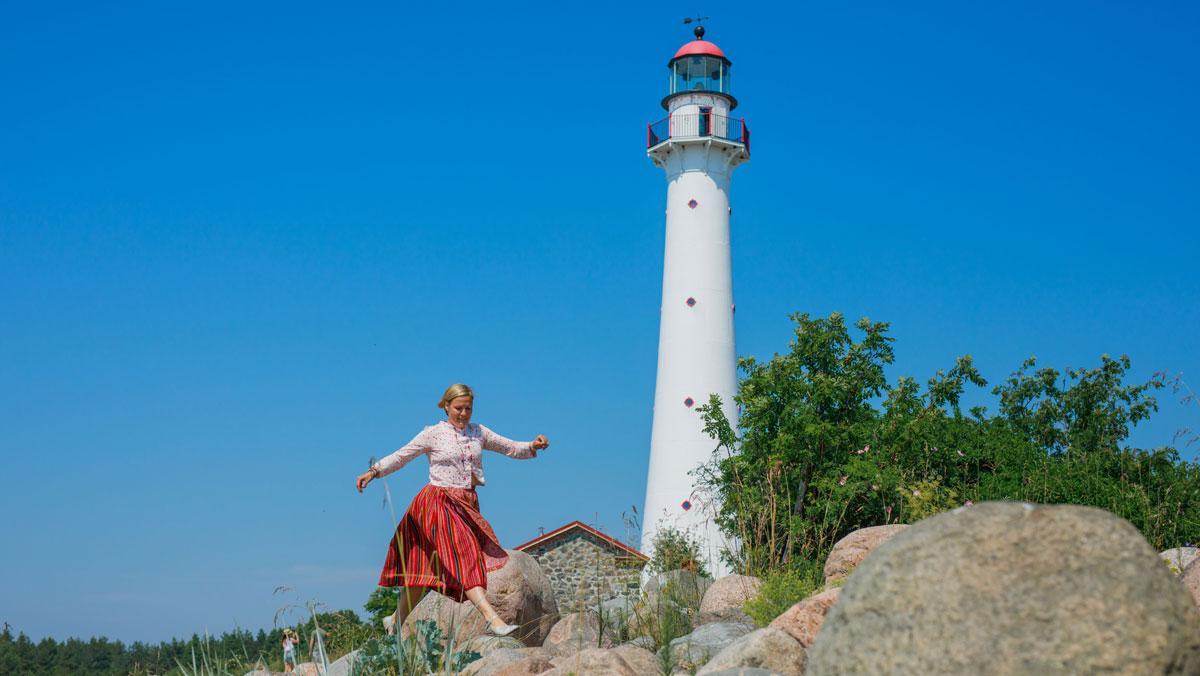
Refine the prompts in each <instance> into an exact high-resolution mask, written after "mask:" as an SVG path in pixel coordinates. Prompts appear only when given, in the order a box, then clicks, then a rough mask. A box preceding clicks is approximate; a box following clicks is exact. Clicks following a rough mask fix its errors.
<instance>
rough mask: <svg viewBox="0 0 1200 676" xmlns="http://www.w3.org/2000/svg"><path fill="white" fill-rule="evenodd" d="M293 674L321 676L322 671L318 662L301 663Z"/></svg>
mask: <svg viewBox="0 0 1200 676" xmlns="http://www.w3.org/2000/svg"><path fill="white" fill-rule="evenodd" d="M292 673H294V674H296V676H321V669H320V667H318V666H317V663H316V662H301V663H300V664H297V665H296V669H295V670H294V671H293V672H292Z"/></svg>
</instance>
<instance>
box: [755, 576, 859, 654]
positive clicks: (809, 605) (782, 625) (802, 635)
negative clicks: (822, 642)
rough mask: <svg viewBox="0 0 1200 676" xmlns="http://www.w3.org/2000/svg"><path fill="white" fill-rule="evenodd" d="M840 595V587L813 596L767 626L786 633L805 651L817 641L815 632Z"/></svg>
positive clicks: (786, 611) (818, 629)
mask: <svg viewBox="0 0 1200 676" xmlns="http://www.w3.org/2000/svg"><path fill="white" fill-rule="evenodd" d="M841 593H842V589H841V587H834V588H833V589H827V590H825V591H823V592H821V593H819V594H814V595H812V596H810V597H808V598H806V599H804V600H803V601H801V602H800V603H797V604H796V605H794V606H792V607H791V608H788V609H787V610H785V611H783V614H782V615H780V616H779V617H777V618H775V619H774V620H772V621H771V624H769V625H767V626H769V627H774V628H776V629H782V630H784V631H786V632H787V633H788V635H790V636H791V637H792V638H794V639H796V640H797V641H799V642H800V645H802V646H804V649H805V650H808V648H810V647H811V646H812V644H813V641H815V640H817V632H819V631H820V630H821V624H822V623H824V622H825V616H826V615H828V614H829V609H830V608H832V607H833V604H835V603H837V600H838V595H840V594H841Z"/></svg>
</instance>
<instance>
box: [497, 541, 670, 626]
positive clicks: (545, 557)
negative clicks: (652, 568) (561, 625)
mask: <svg viewBox="0 0 1200 676" xmlns="http://www.w3.org/2000/svg"><path fill="white" fill-rule="evenodd" d="M516 549H518V550H520V551H523V552H525V553H526V554H529V555H530V556H532V557H533V558H535V559H537V561H538V563H539V564H541V566H542V570H544V571H545V572H546V576H547V577H549V578H550V584H551V586H552V587H553V588H554V600H555V601H556V602H557V603H558V609H559V612H561V613H564V614H565V613H570V612H575V611H576V610H577V609H578V608H579V607H580V606H585V607H590V606H592V605H594V604H595V603H597V602H598V601H604V600H607V599H610V598H613V597H614V596H617V595H619V594H623V593H627V592H634V593H636V591H637V589H638V584H639V582H640V580H641V575H642V568H643V567H645V565H646V562H647V561H649V559H648V558H647V557H646V555H645V554H642V553H641V552H639V551H637V550H636V549H633V548H632V547H629V546H628V545H625V544H622V543H621V542H618V541H617V540H615V539H613V538H611V537H609V536H607V535H605V534H604V533H601V532H600V531H598V530H596V529H595V528H592V527H591V526H588V525H587V524H584V523H581V522H579V521H572V522H571V523H569V524H567V525H565V526H563V527H561V528H557V529H555V530H553V531H550V532H549V533H546V534H544V535H539V536H538V537H536V538H534V539H532V540H530V541H529V542H526V543H525V544H523V545H520V546H518V547H517V548H516Z"/></svg>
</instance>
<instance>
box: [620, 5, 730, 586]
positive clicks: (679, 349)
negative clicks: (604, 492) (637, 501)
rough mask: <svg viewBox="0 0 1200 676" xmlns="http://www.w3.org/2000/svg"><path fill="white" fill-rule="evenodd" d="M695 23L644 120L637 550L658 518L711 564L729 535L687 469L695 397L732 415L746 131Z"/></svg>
mask: <svg viewBox="0 0 1200 676" xmlns="http://www.w3.org/2000/svg"><path fill="white" fill-rule="evenodd" d="M695 35H696V39H695V40H692V41H689V42H688V43H687V44H685V45H683V46H682V47H680V48H679V50H678V51H677V52H675V56H674V57H672V58H671V60H670V61H669V62H668V63H667V69H668V71H669V73H670V78H669V88H668V91H667V95H666V96H665V97H664V98H663V100H662V106H663V108H665V109H666V111H667V117H666V118H664V119H662V120H660V121H658V122H655V123H652V124H650V125H648V126H647V130H646V145H647V150H646V154H647V155H649V157H650V159H651V161H653V162H654V165H655V166H657V167H659V168H661V169H663V171H664V172H665V173H666V179H667V210H666V211H667V213H666V216H667V232H666V246H665V252H664V256H663V284H662V309H661V318H660V323H659V334H658V375H657V379H656V382H655V386H654V423H653V430H652V432H651V437H650V471H649V474H648V476H647V479H646V501H645V504H644V508H643V512H642V521H643V523H642V551H643V552H647V553H651V552H652V551H653V549H654V541H655V536H656V534H657V533H658V532H659V531H661V530H662V529H664V528H671V529H675V530H677V531H683V532H686V533H688V534H689V535H690V536H691V537H692V538H694V539H697V540H699V541H700V542H701V543H702V545H703V547H702V548H703V551H702V553H701V556H702V557H703V559H704V563H705V564H706V565H707V567H708V570H709V572H710V573H712V574H714V575H721V574H724V573H726V572H728V571H727V566H725V565H724V564H723V563H722V561H721V558H720V551H721V549H722V548H726V547H729V543H727V542H726V541H725V540H724V539H723V537H722V535H721V533H720V531H719V530H718V529H717V527H716V525H715V513H716V512H715V510H716V504H715V503H714V502H713V499H712V497H711V496H708V495H707V494H706V493H705V492H704V491H701V490H699V489H698V488H697V487H696V485H695V484H696V480H695V477H694V476H693V475H692V474H691V472H692V470H694V469H695V468H696V467H697V466H698V465H700V464H701V463H704V462H707V461H709V460H710V459H711V458H712V453H713V450H714V449H715V448H716V441H715V440H713V439H712V438H710V437H709V436H708V435H706V434H705V433H704V426H703V420H702V418H701V416H700V414H699V413H698V412H697V411H696V407H697V406H699V405H702V404H706V403H708V400H709V395H711V394H717V395H720V397H721V402H722V405H723V407H724V410H725V415H726V416H727V417H728V418H729V420H730V421H736V420H737V418H736V417H735V409H734V402H733V396H734V394H735V393H736V391H737V362H736V360H737V353H736V352H735V349H734V339H733V317H734V309H735V308H734V303H733V279H732V262H731V260H730V247H729V217H730V214H731V213H732V209H731V207H730V201H729V186H730V178H731V177H732V174H733V169H734V167H737V166H738V165H739V164H741V163H743V162H745V161H747V160H749V159H750V132H749V130H748V129H747V128H746V124H745V121H744V120H742V119H740V118H734V117H732V116H731V113H732V111H733V109H734V108H736V107H737V99H735V98H734V97H733V94H732V93H731V88H730V77H729V75H730V66H731V63H730V61H729V59H728V58H726V57H725V53H724V52H722V51H721V49H720V48H719V47H717V45H715V44H713V43H712V42H709V41H707V40H705V39H704V28H703V27H700V26H698V27H697V28H696V29H695Z"/></svg>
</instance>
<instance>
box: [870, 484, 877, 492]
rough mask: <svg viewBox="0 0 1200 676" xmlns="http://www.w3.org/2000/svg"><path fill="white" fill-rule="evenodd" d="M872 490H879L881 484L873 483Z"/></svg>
mask: <svg viewBox="0 0 1200 676" xmlns="http://www.w3.org/2000/svg"><path fill="white" fill-rule="evenodd" d="M871 490H873V491H877V490H879V484H871Z"/></svg>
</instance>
